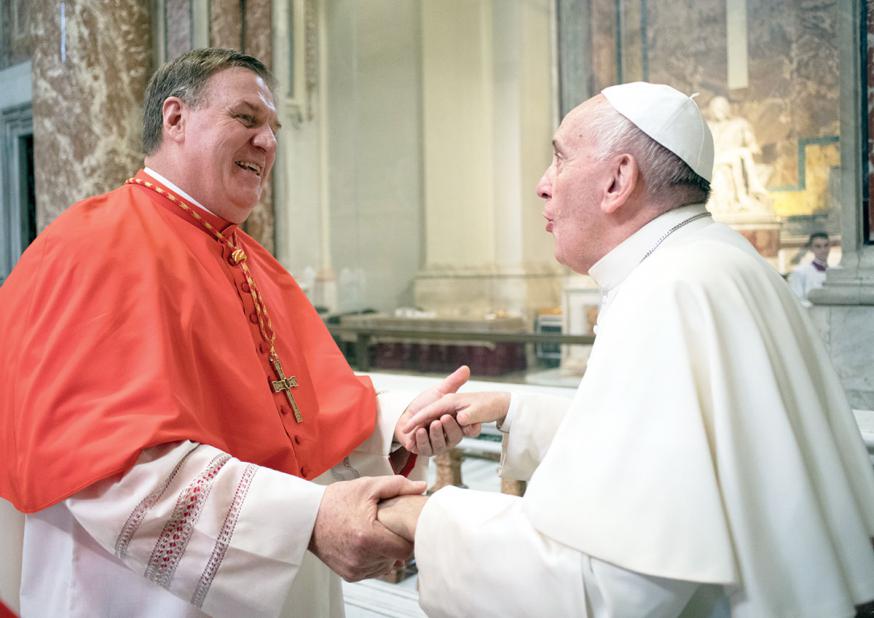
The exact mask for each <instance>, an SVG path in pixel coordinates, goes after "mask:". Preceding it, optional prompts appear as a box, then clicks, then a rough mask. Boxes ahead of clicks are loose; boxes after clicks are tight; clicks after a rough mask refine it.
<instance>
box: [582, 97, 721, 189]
mask: <svg viewBox="0 0 874 618" xmlns="http://www.w3.org/2000/svg"><path fill="white" fill-rule="evenodd" d="M587 129H588V130H589V131H591V134H592V135H593V136H594V138H595V143H596V144H598V149H599V152H598V158H599V159H601V160H604V159H606V158H608V157H610V156H613V155H616V154H619V153H623V152H627V153H629V154H631V155H632V156H634V158H635V159H636V160H637V164H638V166H639V168H640V173H641V176H642V177H643V179H644V183H645V186H646V188H647V192H648V195H649V197H650V198H651V199H653V200H655V201H660V202H661V201H665V202H667V201H670V202H675V203H676V202H677V201H679V202H680V204H697V203H703V202H706V201H707V198H708V197H709V196H710V183H709V182H708V181H707V180H705V179H704V178H702V177H701V176H699V175H698V174H696V173H695V172H694V171H692V168H691V167H689V165H688V164H687V163H686V162H685V161H683V160H682V159H681V158H680V157H678V156H677V155H676V154H674V153H673V152H671V151H670V150H668V149H667V148H665V147H664V146H662V145H661V144H659V143H658V142H657V141H655V140H654V139H652V138H651V137H650V136H649V135H647V134H646V133H644V132H643V131H641V130H640V129H639V128H637V126H635V125H634V124H633V123H632V122H631V121H630V120H628V119H627V118H626V117H625V116H623V115H622V114H620V113H619V112H617V111H616V110H615V109H613V107H612V106H611V105H610V104H609V103H607V102H606V100H605V101H602V102H601V104H600V105H596V106H595V108H594V109H593V110H592V114H591V116H589V122H588V123H587Z"/></svg>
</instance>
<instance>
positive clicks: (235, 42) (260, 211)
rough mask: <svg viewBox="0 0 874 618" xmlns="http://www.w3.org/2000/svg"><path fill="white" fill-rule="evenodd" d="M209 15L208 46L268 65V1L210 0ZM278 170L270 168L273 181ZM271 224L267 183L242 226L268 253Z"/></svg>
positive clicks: (270, 186)
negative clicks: (237, 53)
mask: <svg viewBox="0 0 874 618" xmlns="http://www.w3.org/2000/svg"><path fill="white" fill-rule="evenodd" d="M209 14H210V45H212V46H213V47H227V48H231V49H239V50H241V51H243V52H245V53H247V54H250V55H252V56H255V57H256V58H258V59H259V60H261V61H262V62H263V63H264V64H266V65H267V67H268V68H269V67H270V66H271V65H272V55H273V51H272V49H273V48H272V45H271V38H272V37H271V0H243V1H242V2H241V1H240V0H212V2H211V4H210V12H209ZM278 171H279V170H278V169H276V168H274V178H275V174H276V173H277V172H278ZM274 221H275V215H274V205H273V181H272V180H271V183H270V184H268V185H267V188H266V190H265V191H264V194H263V195H262V196H261V202H260V203H259V204H258V206H256V207H255V210H253V211H252V214H251V215H249V218H248V220H246V224H245V226H244V227H245V230H246V231H247V232H248V233H249V234H251V235H252V237H254V238H255V239H256V240H257V241H258V242H260V243H261V244H262V245H264V247H265V248H266V249H267V250H268V251H270V252H271V253H273V252H274V251H275V245H276V243H275V223H274Z"/></svg>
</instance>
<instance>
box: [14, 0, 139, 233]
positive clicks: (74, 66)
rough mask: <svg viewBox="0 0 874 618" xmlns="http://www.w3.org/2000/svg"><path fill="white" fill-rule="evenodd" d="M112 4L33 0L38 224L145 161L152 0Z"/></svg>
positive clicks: (107, 186)
mask: <svg viewBox="0 0 874 618" xmlns="http://www.w3.org/2000/svg"><path fill="white" fill-rule="evenodd" d="M59 6H63V7H64V11H63V13H62V12H61V11H60V10H59ZM113 6H114V7H115V9H114V10H111V11H108V10H106V3H105V2H102V1H101V0H75V1H70V0H68V1H66V2H63V3H61V2H58V1H57V0H35V1H34V2H33V3H32V4H31V5H30V7H31V11H32V14H31V17H32V23H33V36H34V41H35V42H36V45H35V47H34V53H33V124H34V159H35V168H36V194H37V225H38V228H39V229H40V230H42V229H43V228H45V226H46V225H48V223H49V222H51V221H52V220H53V219H54V218H55V217H56V216H57V215H58V214H60V213H61V211H63V210H64V209H65V208H67V207H68V206H69V205H70V204H72V203H73V202H76V201H78V200H80V199H83V198H85V197H88V196H90V195H95V194H98V193H103V192H105V191H108V190H110V189H113V188H115V187H118V186H119V185H120V184H121V183H123V182H124V181H125V179H127V178H128V177H130V176H131V175H132V174H133V173H134V172H135V171H136V170H137V169H138V168H139V167H141V166H142V147H141V143H140V142H141V116H142V100H143V93H144V91H145V86H146V82H147V79H148V77H149V75H150V73H151V69H152V67H151V64H152V44H151V34H150V24H151V22H150V17H149V8H150V2H149V0H115V2H114V4H113Z"/></svg>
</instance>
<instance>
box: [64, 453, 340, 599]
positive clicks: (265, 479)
mask: <svg viewBox="0 0 874 618" xmlns="http://www.w3.org/2000/svg"><path fill="white" fill-rule="evenodd" d="M323 492H324V487H321V486H318V485H316V484H314V483H311V482H308V481H305V480H303V479H300V478H297V477H294V476H291V475H288V474H283V473H281V472H276V471H275V470H271V469H269V468H264V467H260V466H256V465H253V464H248V463H245V462H241V461H239V460H237V459H234V458H233V457H231V456H230V455H228V454H226V453H223V452H222V451H220V450H218V449H216V448H214V447H211V446H207V445H199V444H195V443H193V442H181V443H173V444H166V445H162V446H158V447H154V448H151V449H147V450H145V451H143V452H142V453H141V455H140V457H139V459H138V460H137V462H136V464H134V466H133V467H132V468H131V469H130V470H129V471H127V472H126V473H125V474H123V475H121V476H120V477H115V478H111V479H107V480H105V481H101V482H99V483H96V484H94V485H92V486H91V487H89V488H87V489H85V490H84V491H81V492H79V493H78V494H76V495H75V496H73V497H71V498H68V499H67V501H66V505H67V508H69V510H70V512H71V513H72V514H73V516H74V517H75V518H76V520H77V521H78V522H79V524H80V525H81V526H82V527H83V528H85V530H86V531H88V533H89V534H90V535H91V536H92V537H93V538H94V539H95V540H96V541H97V542H98V543H99V544H100V545H101V546H102V547H103V548H104V549H105V550H106V551H108V552H109V553H111V554H114V555H115V556H116V557H117V558H119V559H120V560H122V561H123V562H124V563H125V565H127V566H128V567H129V568H131V569H132V570H133V571H134V572H137V573H142V574H143V575H144V577H146V578H147V579H149V580H151V581H152V582H154V583H156V584H158V585H159V586H162V587H164V588H166V589H167V590H169V591H170V592H171V593H173V594H174V595H176V596H178V597H180V598H182V599H184V600H185V601H187V602H189V603H191V604H192V605H194V606H196V607H200V608H201V609H202V610H203V611H204V612H206V613H207V614H210V615H213V616H254V615H258V616H270V615H275V614H277V613H278V612H279V611H280V609H281V608H282V605H283V602H284V601H285V598H286V596H287V595H288V592H289V589H290V587H291V583H292V581H293V580H294V578H295V575H296V574H297V572H298V569H299V568H300V565H301V561H302V560H303V556H304V553H305V552H306V550H307V546H308V544H309V540H310V536H311V534H312V529H313V525H314V524H315V518H316V514H317V513H318V509H319V503H320V502H321V499H322V494H323Z"/></svg>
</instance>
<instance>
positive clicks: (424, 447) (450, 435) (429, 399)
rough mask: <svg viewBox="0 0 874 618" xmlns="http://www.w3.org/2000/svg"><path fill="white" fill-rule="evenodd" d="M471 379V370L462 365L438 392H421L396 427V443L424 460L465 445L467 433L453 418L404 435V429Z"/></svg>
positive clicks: (437, 421) (414, 428) (448, 377)
mask: <svg viewBox="0 0 874 618" xmlns="http://www.w3.org/2000/svg"><path fill="white" fill-rule="evenodd" d="M469 379H470V369H469V368H468V367H467V366H466V365H462V366H461V367H459V368H458V369H456V370H455V371H453V372H452V373H451V374H449V375H448V376H446V377H445V378H444V379H443V381H442V382H441V383H440V384H438V385H437V386H435V387H434V388H429V389H428V390H426V391H423V392H421V393H420V394H419V396H418V397H416V398H415V399H413V401H412V402H411V403H410V405H409V406H407V409H406V410H404V413H403V414H401V417H400V419H398V424H397V426H396V427H395V440H397V441H398V442H399V443H400V444H401V446H403V447H404V448H405V449H407V450H408V451H410V452H411V453H416V454H417V455H421V456H422V457H430V456H431V455H439V454H441V453H445V452H446V451H448V450H449V449H451V448H452V447H453V446H455V445H456V444H458V443H459V442H461V439H462V438H463V437H464V431H463V430H462V428H461V426H459V424H458V422H456V420H455V417H453V416H451V415H449V414H446V415H444V416H442V417H441V418H439V419H435V420H434V421H432V422H431V423H430V424H429V425H428V427H427V429H426V428H424V427H411V428H409V429H408V430H407V431H404V430H403V429H402V428H406V426H407V424H408V421H409V419H410V418H412V417H413V416H415V414H416V413H417V412H418V411H419V410H422V409H423V408H425V407H426V406H428V405H430V404H431V403H434V402H435V401H437V400H438V399H440V398H441V397H443V396H444V395H446V394H448V393H454V392H455V391H457V390H458V389H459V388H460V387H461V386H462V385H463V384H464V383H465V382H467V381H468V380H469Z"/></svg>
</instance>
